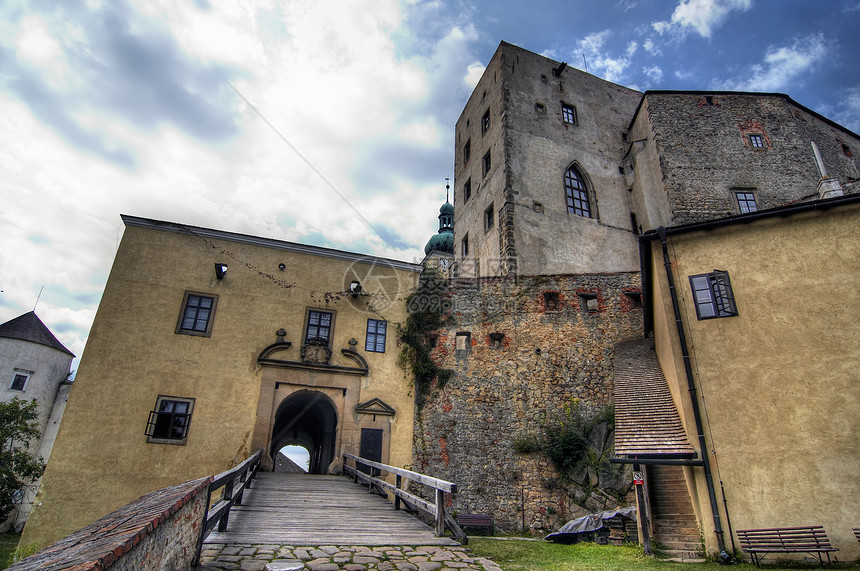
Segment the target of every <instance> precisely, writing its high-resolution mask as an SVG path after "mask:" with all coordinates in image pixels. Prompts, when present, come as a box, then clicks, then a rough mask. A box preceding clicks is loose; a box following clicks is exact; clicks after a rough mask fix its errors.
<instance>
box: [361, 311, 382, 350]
mask: <svg viewBox="0 0 860 571" xmlns="http://www.w3.org/2000/svg"><path fill="white" fill-rule="evenodd" d="M387 329H388V323H387V322H386V321H382V320H380V319H368V320H367V340H366V341H365V343H364V350H365V351H372V352H374V353H385V335H386V333H387Z"/></svg>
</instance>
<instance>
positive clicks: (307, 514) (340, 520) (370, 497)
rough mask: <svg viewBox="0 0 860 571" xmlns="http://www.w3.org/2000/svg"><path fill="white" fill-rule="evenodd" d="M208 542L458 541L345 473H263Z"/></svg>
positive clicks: (354, 542)
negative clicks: (223, 527) (440, 534)
mask: <svg viewBox="0 0 860 571" xmlns="http://www.w3.org/2000/svg"><path fill="white" fill-rule="evenodd" d="M242 504H243V505H241V506H235V507H234V508H233V509H232V510H230V519H229V523H228V525H227V531H225V532H219V531H218V530H217V529H215V530H213V531H212V533H210V534H209V537H207V538H206V541H205V543H206V544H214V543H235V544H242V545H252V544H263V543H267V544H278V545H457V543H456V542H455V541H454V540H452V539H450V538H446V537H436V535H435V534H434V533H433V529H432V528H431V527H429V526H427V525H425V524H424V523H422V522H421V521H419V520H418V519H417V518H415V517H413V516H411V515H409V514H408V513H406V512H405V511H402V510H401V511H398V510H395V509H394V506H393V505H392V504H391V502H388V501H386V500H385V499H383V498H381V497H379V496H377V495H375V494H368V493H367V489H366V488H363V487H362V486H359V485H358V484H354V483H353V482H352V480H350V479H349V478H345V477H344V476H317V475H310V474H283V473H274V472H260V473H258V474H257V478H256V479H255V480H254V482H253V485H252V487H251V488H250V489H248V490H246V491H245V496H244V498H243V501H242Z"/></svg>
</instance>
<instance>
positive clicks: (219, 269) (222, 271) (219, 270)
mask: <svg viewBox="0 0 860 571" xmlns="http://www.w3.org/2000/svg"><path fill="white" fill-rule="evenodd" d="M226 275H227V264H221V263H216V264H215V277H216V278H218V279H219V280H223V279H224V276H226Z"/></svg>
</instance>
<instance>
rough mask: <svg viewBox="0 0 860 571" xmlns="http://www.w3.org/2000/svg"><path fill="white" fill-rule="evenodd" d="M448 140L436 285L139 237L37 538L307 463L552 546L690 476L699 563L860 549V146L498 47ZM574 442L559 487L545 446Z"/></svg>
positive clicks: (270, 252)
mask: <svg viewBox="0 0 860 571" xmlns="http://www.w3.org/2000/svg"><path fill="white" fill-rule="evenodd" d="M454 137H455V153H454V159H455V172H454V175H455V178H454V191H455V192H454V198H453V204H450V203H446V204H445V205H443V207H442V209H441V210H440V214H439V219H440V232H439V234H437V235H436V236H433V237H432V238H431V240H430V241H429V242H428V244H427V247H426V249H425V252H426V253H427V258H426V259H425V263H424V265H418V264H408V263H405V262H398V261H394V260H386V259H382V258H375V257H368V256H361V255H359V254H352V253H348V252H341V251H337V250H329V249H325V248H317V247H312V246H304V245H299V244H292V243H287V242H281V241H277V240H269V239H265V238H259V237H253V236H245V235H239V234H233V233H229V232H223V231H219V230H212V229H206V228H198V227H190V226H186V225H182V224H176V223H170V222H161V221H155V220H146V219H140V218H135V217H130V216H126V217H124V222H125V224H126V232H125V234H124V236H123V239H122V243H121V244H120V247H119V250H118V252H117V256H116V260H115V262H114V267H113V270H112V272H111V275H110V278H109V280H108V284H107V286H106V289H105V293H104V297H103V299H102V302H101V305H100V308H99V311H98V313H97V316H96V319H95V322H94V325H93V330H92V332H91V335H90V339H89V342H88V346H87V351H86V353H85V355H84V358H83V360H82V363H81V367H80V369H79V372H78V376H77V380H76V382H75V390H74V391H72V395H71V397H70V400H69V405H68V410H67V413H66V419H65V420H64V429H63V431H62V432H61V434H60V436H59V437H58V439H57V444H56V446H55V452H54V456H53V457H52V460H51V462H50V463H49V466H48V469H47V472H46V474H45V478H44V482H43V485H42V488H41V490H40V492H39V494H40V499H39V501H40V502H42V504H43V505H42V506H41V507H40V508H38V509H36V510H34V513H33V517H32V518H31V522H30V524H28V526H27V528H26V529H25V540H27V541H31V540H40V541H42V542H45V541H47V540H51V539H56V538H58V537H60V536H61V535H63V534H64V533H68V532H70V531H72V530H73V529H74V528H76V527H79V526H81V525H84V524H86V523H89V522H90V521H92V520H94V519H96V518H98V517H99V516H101V515H103V514H104V513H107V512H109V511H111V510H112V509H114V508H116V507H118V506H119V505H122V504H124V503H127V502H128V501H130V500H132V499H134V498H136V497H137V496H139V495H141V494H142V493H144V492H146V491H149V490H152V489H156V488H159V487H162V486H166V485H169V484H175V483H177V482H181V481H184V480H188V479H191V478H194V477H199V476H203V475H206V474H211V473H216V472H218V471H220V470H222V469H224V468H226V467H228V466H230V465H233V464H235V463H236V462H238V461H241V460H242V459H243V458H245V457H247V455H248V454H249V453H251V452H252V451H253V450H255V449H257V448H259V447H262V448H263V449H264V450H265V451H266V454H267V462H268V465H271V463H272V462H273V459H274V458H275V456H276V454H277V452H278V450H279V449H280V448H281V447H282V446H284V445H287V444H291V443H292V444H298V445H301V446H305V447H306V448H307V449H308V451H309V453H310V455H311V466H312V468H311V470H312V471H315V472H326V471H331V470H337V469H338V465H339V462H340V454H341V453H343V452H357V451H360V452H361V454H362V455H365V454H366V455H368V456H370V457H372V458H377V459H380V460H381V461H383V462H387V463H390V464H395V465H400V466H407V465H411V466H412V468H413V469H416V470H418V471H422V472H426V473H430V474H432V475H434V476H436V477H442V478H446V479H450V480H453V481H456V482H457V483H458V484H459V485H460V489H461V490H462V491H461V492H460V493H458V494H457V496H456V497H455V498H454V502H455V505H454V509H455V510H457V511H461V512H482V513H489V514H491V515H492V516H493V517H494V518H495V520H496V522H497V524H498V526H499V527H501V528H505V529H520V528H524V529H529V530H533V531H539V530H547V529H550V528H554V527H556V526H557V525H559V524H560V523H563V522H564V521H566V520H567V519H571V518H572V517H575V516H577V515H581V514H584V513H589V512H591V511H595V510H600V509H603V508H609V507H616V506H619V505H629V504H633V503H638V504H639V508H640V510H639V511H640V520H641V521H640V528H642V527H643V526H644V527H652V528H654V529H653V530H652V531H655V532H657V531H658V530H657V523H659V521H658V520H659V519H660V514H659V513H657V511H652V510H651V509H650V507H649V503H648V499H647V497H648V491H649V490H651V489H654V490H656V487H658V486H659V479H660V478H659V474H660V469H659V468H654V469H653V471H652V470H651V469H650V467H651V466H670V467H675V468H676V469H677V470H678V472H679V474H680V475H679V476H678V478H679V481H680V482H681V485H682V486H683V490H685V491H686V495H687V496H688V501H687V505H689V507H690V517H691V518H693V520H694V525H698V526H700V527H701V528H702V529H703V532H704V538H705V549H706V550H707V551H709V552H714V551H723V550H730V549H731V547H730V545H729V544H730V543H731V541H733V537H732V534H731V530H732V527H730V526H729V525H726V524H727V523H728V520H729V519H730V520H731V525H732V526H734V528H738V527H740V528H743V527H767V526H777V525H791V524H797V525H804V524H809V523H823V524H824V525H825V526H827V527H828V533H829V534H830V536H831V537H832V538H833V540H834V542H835V543H836V544H837V545H838V546H839V547H840V549H842V550H843V551H842V554H843V555H845V556H846V558H849V559H850V558H851V556H852V555H853V556H855V557H856V556H857V555H860V553H858V552H857V551H858V550H857V547H856V541H853V538H852V537H850V529H849V528H850V526H849V520H850V517H849V516H850V515H851V514H856V513H858V511H860V506H857V505H856V501H857V500H856V499H854V498H857V497H860V493H858V491H860V490H858V489H857V484H856V478H854V477H853V474H854V473H856V470H855V469H852V468H851V466H854V468H856V467H857V466H856V463H857V461H858V458H860V454H858V446H860V445H858V437H857V436H856V435H857V434H860V430H858V428H860V427H858V425H857V422H858V421H857V420H856V418H857V415H856V411H857V410H858V404H860V403H858V402H857V398H858V397H857V394H858V392H860V391H858V390H857V383H858V378H857V376H856V373H855V372H853V370H852V367H851V366H846V363H848V364H849V365H850V364H851V363H856V360H857V359H856V357H857V347H858V346H860V344H858V343H857V340H858V335H860V333H858V326H857V320H856V319H853V318H852V315H851V312H850V311H849V312H842V313H843V314H844V315H838V316H833V313H834V312H833V311H832V309H831V308H832V307H835V306H836V305H837V304H842V305H843V306H845V307H857V306H858V299H857V293H856V291H855V290H856V288H852V287H850V285H849V287H847V288H844V287H843V288H839V287H838V286H839V284H843V285H844V284H851V283H854V282H856V280H857V277H858V275H860V268H858V267H857V264H858V260H857V256H856V252H857V246H858V244H857V232H856V230H854V228H856V227H857V226H856V222H857V215H858V204H860V200H858V198H860V197H859V196H858V194H857V191H858V182H857V181H858V178H860V173H858V169H857V165H856V162H855V159H854V158H853V152H854V151H856V150H857V149H858V148H860V138H858V136H857V135H856V134H855V133H852V132H851V131H850V130H847V129H845V128H844V127H842V126H840V125H838V124H836V123H834V122H833V121H830V120H829V119H827V118H825V117H822V116H821V115H818V114H817V113H815V112H813V111H811V110H809V109H807V108H806V107H804V106H802V105H800V104H798V103H796V102H795V101H793V100H792V99H791V98H790V97H788V96H786V95H782V94H763V93H737V92H695V91H671V92H668V91H648V92H645V93H640V92H637V91H635V90H631V89H628V88H625V87H622V86H618V85H615V84H612V83H609V82H606V81H604V80H601V79H599V78H597V77H594V76H592V75H589V74H587V73H583V72H581V71H579V70H576V69H573V68H571V67H568V66H566V65H565V64H564V63H560V62H555V61H552V60H550V59H548V58H545V57H542V56H539V55H537V54H534V53H531V52H529V51H527V50H524V49H522V48H518V47H516V46H513V45H510V44H507V43H504V42H503V43H502V44H500V46H499V48H498V50H497V51H496V53H495V55H494V56H493V58H492V59H491V61H490V62H489V64H488V65H487V68H486V71H485V72H484V75H483V77H482V78H481V79H480V81H479V82H478V84H477V86H476V88H475V90H474V92H473V94H472V96H471V97H470V99H469V101H468V103H467V104H466V106H465V108H464V110H463V113H462V115H461V116H460V118H459V120H458V121H457V124H456V127H455V133H454ZM852 149H853V151H852ZM822 251H826V252H827V253H826V255H825V254H822ZM664 257H665V259H667V260H668V262H667V263H666V264H665V265H664V264H663V261H664ZM141 267H143V268H146V271H145V272H142V271H140V269H139V268H141ZM213 267H214V271H213ZM426 268H430V269H432V271H433V272H434V273H435V274H436V277H433V276H432V275H428V271H427V269H426ZM422 270H423V271H424V274H423V276H424V277H423V278H421V277H420V276H421V275H422ZM670 276H671V277H672V278H673V280H674V281H669V280H670ZM754 295H758V296H760V297H759V298H758V299H759V300H760V301H759V302H757V301H756V300H755V298H753V297H751V296H754ZM798 298H801V299H798ZM416 300H417V301H419V302H420V301H422V300H423V301H425V302H433V304H430V305H428V304H424V305H422V304H421V303H419V304H417V306H420V310H421V311H427V310H428V308H429V310H430V311H433V309H432V308H437V309H436V311H442V312H443V313H444V317H445V319H444V320H443V321H442V324H441V325H440V326H439V327H438V328H437V329H436V330H434V331H428V332H425V335H424V336H423V337H422V338H421V339H420V340H419V342H420V343H424V344H426V348H427V350H428V351H429V355H430V358H431V359H432V360H433V363H434V365H435V366H436V367H438V368H439V369H441V370H442V371H444V375H440V376H439V377H438V378H437V379H435V381H434V382H433V383H431V384H430V385H429V386H427V387H425V386H421V387H419V386H418V383H414V384H413V380H414V379H413V378H411V373H410V372H407V368H405V367H404V366H403V365H404V363H403V362H402V361H401V360H398V355H399V353H400V347H398V345H397V342H396V340H395V337H396V331H397V326H398V324H399V325H403V324H405V323H406V322H407V318H408V317H409V315H410V312H411V314H412V315H415V314H416V313H419V312H417V311H415V307H413V306H412V302H415V301H416ZM754 308H755V309H754ZM676 324H677V326H676ZM685 333H686V335H685ZM810 336H812V337H813V338H817V339H819V340H820V341H821V342H820V343H812V342H810V341H811V340H810V339H809V337H810ZM690 340H692V344H691V343H690ZM736 345H737V346H736ZM759 347H761V350H760V351H759V350H757V348H759ZM786 352H788V354H790V355H791V358H790V359H789V358H787V357H788V355H787V354H786ZM689 363H693V365H692V366H691V367H685V365H686V364H689ZM685 371H688V373H685ZM646 377H647V380H648V382H647V383H646V382H644V380H643V379H646ZM812 379H819V381H818V382H815V381H813V380H812ZM688 387H694V388H697V389H698V393H696V392H692V393H691V392H689V391H688ZM690 394H692V395H693V396H692V398H691V397H690V396H689V395H690ZM613 404H614V411H613V408H612V405H613ZM92 410H98V411H100V413H99V421H98V422H94V421H93V417H92V413H91V411H92ZM703 410H704V412H705V414H704V419H705V420H702V418H701V417H702V415H701V414H700V412H702V411H703ZM739 413H740V414H739ZM577 415H578V416H577ZM824 417H830V418H833V419H835V421H834V422H833V423H830V425H829V426H822V425H821V423H817V424H816V426H815V430H812V429H811V428H810V427H809V423H810V421H811V420H812V419H820V418H824ZM565 419H567V420H565ZM574 420H575V421H576V422H579V423H580V425H581V424H583V423H585V424H586V425H587V430H585V431H584V433H582V434H580V436H581V437H582V438H581V440H583V439H584V440H585V442H584V443H583V449H582V450H581V452H582V457H583V459H582V461H577V462H571V463H570V464H569V465H567V466H559V465H558V464H557V463H556V462H554V461H550V460H549V459H548V454H547V453H546V451H545V450H544V451H542V450H540V446H539V444H540V443H539V442H538V441H539V440H540V439H541V438H540V437H539V435H540V434H541V431H545V430H546V429H547V427H548V426H552V425H553V423H556V426H558V423H561V424H562V425H564V422H569V423H573V421H574ZM762 423H764V425H762ZM106 434H110V435H111V438H110V439H106V438H105V435H106ZM776 434H779V435H781V436H779V437H776V436H773V435H776ZM745 435H748V436H749V438H746V437H745ZM530 439H531V444H534V446H530V444H529V443H530ZM840 462H841V463H840ZM852 463H853V464H852ZM634 467H635V468H636V470H637V473H639V472H643V473H645V479H646V480H648V483H647V484H644V485H643V486H644V489H642V488H641V487H638V486H634V484H633V478H632V469H633V468H634ZM824 469H827V470H828V473H827V475H826V476H825V475H824V474H822V473H821V471H822V470H824ZM718 478H722V481H723V483H724V491H725V494H726V498H725V501H724V502H722V503H720V504H719V505H718V504H717V503H715V502H714V501H713V499H714V497H715V496H714V490H715V482H716V481H717V479H718ZM811 490H815V494H813V493H811ZM638 492H642V494H639V493H638ZM655 493H656V491H655ZM638 495H642V500H641V501H640V500H639V499H638V498H637V496H638ZM643 514H644V515H643ZM729 514H730V515H731V517H730V518H729V517H728V516H729ZM645 516H648V518H650V520H649V519H648V518H646V517H645ZM768 524H770V525H768ZM855 525H856V522H855ZM641 531H642V530H641V529H640V532H641ZM657 537H658V539H659V538H660V537H659V533H658V535H657ZM849 539H850V540H851V541H849ZM684 549H686V547H683V546H682V547H679V550H684Z"/></svg>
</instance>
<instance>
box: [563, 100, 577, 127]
mask: <svg viewBox="0 0 860 571" xmlns="http://www.w3.org/2000/svg"><path fill="white" fill-rule="evenodd" d="M561 120H562V121H564V122H565V123H568V124H570V125H576V107H574V106H573V105H571V104H570V103H564V102H562V103H561Z"/></svg>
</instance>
